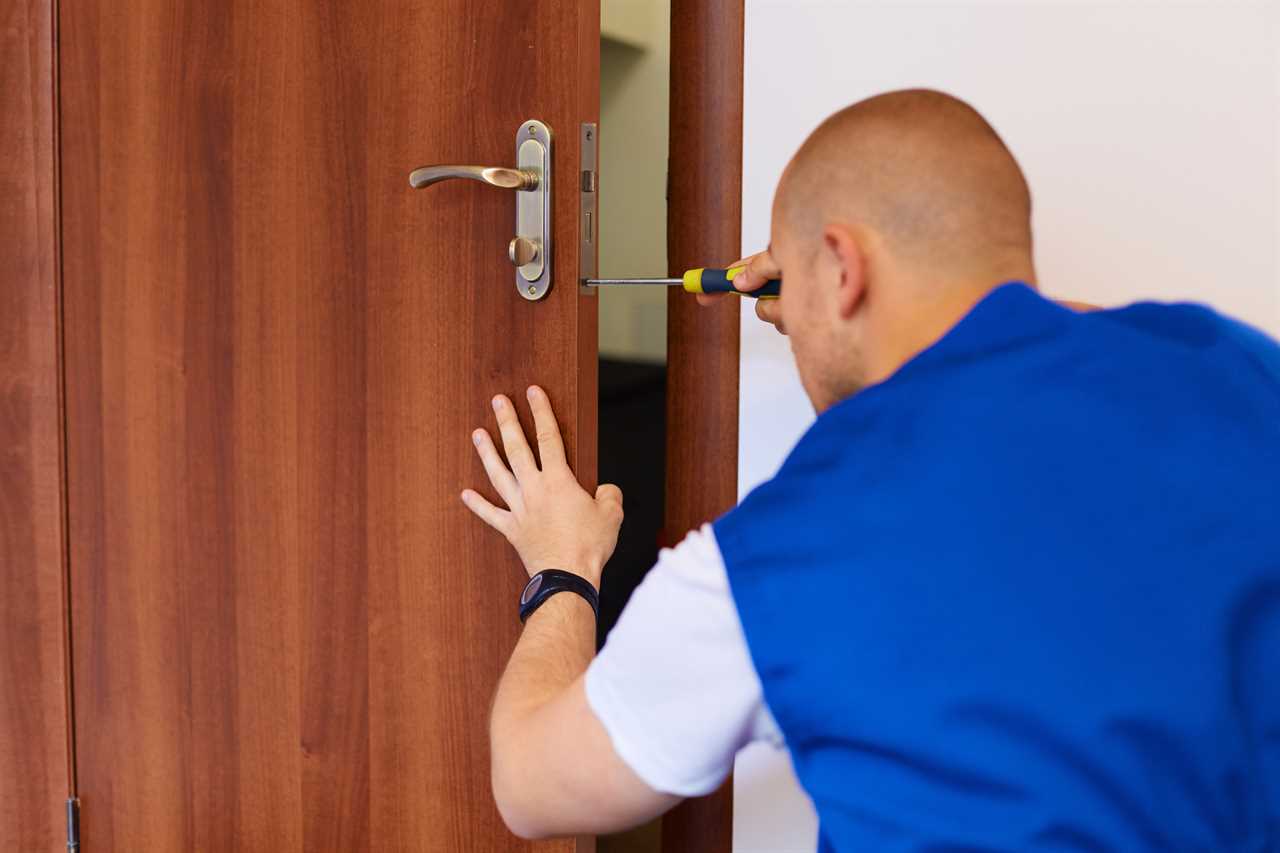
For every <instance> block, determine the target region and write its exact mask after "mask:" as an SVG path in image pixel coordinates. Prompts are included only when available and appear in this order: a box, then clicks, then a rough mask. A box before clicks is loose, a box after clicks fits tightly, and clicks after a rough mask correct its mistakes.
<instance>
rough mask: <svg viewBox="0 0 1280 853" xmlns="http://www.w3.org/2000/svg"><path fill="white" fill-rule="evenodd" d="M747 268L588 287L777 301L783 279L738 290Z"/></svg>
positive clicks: (592, 282) (596, 281)
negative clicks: (648, 287) (677, 288)
mask: <svg viewBox="0 0 1280 853" xmlns="http://www.w3.org/2000/svg"><path fill="white" fill-rule="evenodd" d="M745 269H746V267H731V268H729V269H727V270H718V269H696V270H689V271H688V272H687V273H685V274H684V277H683V278H589V279H587V280H586V285H587V287H600V286H602V285H612V284H652V285H658V286H662V287H672V286H674V285H677V284H678V285H682V286H683V287H684V289H685V290H686V291H687V292H689V293H737V294H740V295H742V296H750V297H751V298H752V299H777V298H778V297H779V296H780V295H781V294H782V279H780V278H771V279H769V280H768V281H766V282H765V283H764V284H763V285H762V286H761V287H760V289H759V290H750V291H747V290H738V289H737V288H736V287H734V286H733V280H734V278H736V277H737V275H738V273H740V272H742V271H743V270H745Z"/></svg>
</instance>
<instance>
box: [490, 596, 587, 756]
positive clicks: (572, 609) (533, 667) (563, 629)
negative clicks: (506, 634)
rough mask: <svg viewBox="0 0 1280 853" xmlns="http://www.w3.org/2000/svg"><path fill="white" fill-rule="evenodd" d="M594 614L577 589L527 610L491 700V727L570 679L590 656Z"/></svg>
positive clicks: (549, 695)
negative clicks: (530, 611)
mask: <svg viewBox="0 0 1280 853" xmlns="http://www.w3.org/2000/svg"><path fill="white" fill-rule="evenodd" d="M595 650H596V620H595V614H594V613H592V611H591V605H590V604H588V603H587V602H586V600H584V599H583V598H582V596H580V595H575V594H574V593H571V592H562V593H559V594H557V595H553V596H552V597H551V598H549V599H547V600H546V601H545V602H544V603H543V604H542V606H541V607H539V608H538V609H537V610H535V611H534V612H533V614H532V615H531V616H530V617H529V621H528V622H527V623H526V624H525V627H524V632H523V633H521V635H520V640H519V641H518V642H517V643H516V648H515V651H513V652H512V653H511V660H510V661H509V662H508V663H507V669H506V671H505V672H504V673H503V675H502V680H501V681H499V682H498V691H497V694H496V696H495V697H494V700H493V727H494V729H495V733H496V730H497V728H498V727H499V726H502V725H505V724H506V723H508V722H510V721H513V720H515V721H518V720H519V719H520V718H521V717H523V716H526V715H528V714H529V712H531V711H533V710H534V709H536V708H537V707H539V706H541V705H543V704H545V703H546V702H548V701H549V700H551V699H552V698H554V697H555V696H556V695H558V694H559V693H560V692H561V691H562V690H564V689H565V688H566V687H568V686H569V685H570V684H572V683H573V680H574V679H575V678H577V677H578V676H579V675H581V674H582V673H583V671H584V670H585V669H586V668H587V664H589V663H591V659H592V658H593V657H595Z"/></svg>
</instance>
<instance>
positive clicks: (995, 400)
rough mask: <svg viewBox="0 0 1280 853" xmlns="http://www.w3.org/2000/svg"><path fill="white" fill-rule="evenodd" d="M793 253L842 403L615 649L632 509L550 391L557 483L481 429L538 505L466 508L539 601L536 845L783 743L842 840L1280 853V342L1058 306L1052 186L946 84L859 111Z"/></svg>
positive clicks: (498, 715) (519, 439)
mask: <svg viewBox="0 0 1280 853" xmlns="http://www.w3.org/2000/svg"><path fill="white" fill-rule="evenodd" d="M771 237H772V240H771V249H770V251H769V252H767V253H764V254H761V255H757V256H756V257H755V258H753V259H752V261H751V267H750V270H749V272H748V273H747V277H746V279H745V281H746V282H747V283H748V285H750V286H759V285H760V283H761V282H762V281H763V280H764V278H765V277H768V276H772V275H777V274H779V273H781V274H782V275H783V277H784V278H785V287H784V289H783V296H782V298H781V299H780V300H778V301H777V302H776V303H768V302H763V301H762V302H760V303H759V305H758V311H759V312H760V314H761V316H762V317H763V318H764V319H766V320H769V321H771V322H775V323H776V324H777V325H778V326H779V328H780V330H783V329H784V330H785V331H786V332H787V333H788V334H789V335H790V337H791V343H792V349H793V351H794V353H795V357H796V363H797V366H798V368H799V371H800V377H801V380H802V381H803V384H804V388H805V391H806V392H807V394H808V396H809V398H810V399H811V400H812V402H813V405H814V408H815V409H816V410H817V412H818V419H817V421H816V423H814V425H813V426H812V428H811V429H810V430H809V431H808V432H807V433H806V435H805V436H804V437H803V438H802V439H801V441H800V442H799V444H798V445H797V446H796V448H795V449H794V450H793V452H792V453H791V455H790V456H789V457H788V459H787V461H786V463H785V464H784V465H783V467H782V469H781V470H780V471H779V472H778V474H777V476H776V477H774V479H773V480H771V481H769V482H767V483H765V484H764V485H762V486H761V487H759V488H758V489H756V490H755V491H754V492H752V493H751V494H750V495H749V496H748V497H747V498H746V499H745V500H744V501H743V503H742V504H741V505H740V506H739V507H737V508H736V509H734V510H732V511H731V512H729V513H727V514H726V515H725V516H723V517H722V518H720V519H719V520H717V521H716V522H715V523H714V524H713V525H708V526H704V527H703V528H702V529H700V530H697V531H694V532H692V533H690V534H689V536H688V537H687V538H686V539H685V540H684V541H683V542H682V543H681V544H680V545H679V546H678V547H676V548H675V549H672V550H668V551H664V552H663V554H662V556H661V557H660V559H659V562H658V564H657V566H655V567H654V569H653V570H652V571H651V572H650V574H649V576H648V577H647V578H646V580H645V581H644V583H643V584H641V586H640V587H639V588H638V589H637V590H636V592H635V594H634V596H633V598H632V600H631V602H630V604H629V605H628V607H627V609H626V610H625V611H624V613H623V614H622V618H621V620H620V621H619V623H618V625H617V627H616V628H615V629H614V631H613V632H612V633H611V634H610V636H609V638H608V642H607V643H606V645H605V647H604V649H603V650H602V651H601V653H600V655H599V656H598V657H596V658H595V659H594V660H593V659H592V657H593V654H592V652H593V648H592V638H593V637H594V619H593V610H592V606H591V603H590V599H591V597H592V588H594V587H598V586H599V583H600V573H601V569H602V567H603V566H604V563H605V561H606V559H608V557H609V555H610V553H611V551H612V549H613V547H614V543H615V539H616V536H617V531H618V525H619V523H620V521H621V519H622V496H621V494H620V493H619V491H618V490H617V488H616V487H613V486H607V485H606V486H601V487H600V488H599V489H598V490H597V491H596V493H595V495H594V496H592V495H588V494H587V493H586V492H585V491H583V490H582V489H581V488H580V487H579V486H578V484H577V482H576V480H575V479H574V477H573V475H572V473H571V472H570V471H569V469H568V467H567V465H566V464H565V458H564V451H563V448H562V447H561V444H560V437H559V431H558V429H557V427H556V423H555V418H554V415H553V413H552V410H551V407H550V404H549V402H548V400H547V397H546V395H545V394H544V393H543V392H542V391H541V390H540V389H538V388H536V387H535V388H530V389H529V394H528V396H529V404H530V406H531V407H532V410H533V415H534V420H535V422H536V426H537V446H538V456H539V459H540V462H541V468H539V466H538V462H537V461H535V458H534V454H533V452H532V450H531V449H530V448H529V446H528V444H527V443H526V440H525V437H524V435H523V433H522V431H521V428H520V426H519V423H518V421H517V420H516V416H515V411H514V406H513V404H512V402H511V401H510V400H507V399H506V398H505V397H497V398H495V401H494V407H495V411H496V413H497V422H498V427H499V430H500V432H501V437H502V441H503V445H504V448H505V452H506V459H507V464H504V463H503V461H502V459H501V457H500V456H499V454H498V451H497V449H496V448H495V446H494V443H493V441H492V439H490V437H489V435H488V434H487V432H485V431H484V430H477V431H476V432H475V434H474V438H475V443H476V447H477V449H478V451H479V454H480V457H481V459H482V460H483V462H484V466H485V469H486V471H487V472H488V475H489V478H490V480H491V481H492V484H493V487H494V488H495V489H496V491H497V495H498V497H499V498H500V499H501V501H502V502H503V503H504V504H505V505H506V507H507V508H506V509H501V508H498V507H496V506H495V505H493V504H492V503H490V502H489V501H487V500H486V499H484V498H482V497H481V496H480V495H478V494H477V493H476V492H474V491H471V490H468V491H466V492H464V493H463V500H464V501H465V502H466V504H467V506H468V507H470V508H471V509H472V510H473V511H475V513H476V514H477V515H479V516H480V517H481V518H483V519H484V520H485V521H486V522H488V523H489V524H490V525H492V526H493V527H495V528H496V529H497V530H499V531H500V532H501V533H503V534H504V535H505V536H506V537H507V539H508V540H509V541H510V542H511V544H512V545H513V546H515V548H516V550H517V551H518V552H519V555H520V557H521V558H522V560H523V562H524V564H525V567H526V568H527V569H528V571H529V574H530V575H531V576H537V577H538V582H537V583H538V584H539V585H540V588H539V589H531V590H528V591H527V592H526V596H525V597H526V602H525V606H524V611H525V615H526V616H527V620H528V621H527V622H526V626H525V629H524V633H523V635H522V636H521V638H520V641H519V643H518V644H517V646H516V649H515V651H514V653H513V654H512V657H511V661H510V664H509V665H508V667H507V670H506V673H505V674H504V676H503V678H502V681H501V684H500V685H499V688H498V692H497V697H496V699H495V703H494V708H493V716H492V722H491V735H492V747H493V790H494V794H495V797H496V799H497V803H498V806H499V808H500V810H501V812H502V814H503V816H504V818H505V820H506V821H507V823H508V824H509V825H510V827H511V828H512V829H513V830H514V831H515V832H517V833H519V834H521V835H525V836H546V835H558V834H569V833H600V832H609V831H613V830H618V829H620V828H623V827H627V826H630V825H633V824H635V823H638V822H641V821H643V820H646V819H648V818H650V817H652V816H654V815H657V814H659V813H661V812H662V811H664V810H665V809H667V808H669V807H670V806H671V805H673V804H674V803H676V802H677V801H678V800H679V799H680V798H681V797H686V796H693V795H698V794H702V793H706V792H708V791H710V790H712V789H714V788H715V787H716V786H717V785H718V784H719V783H720V781H721V780H722V779H723V778H724V777H725V775H726V774H727V773H728V771H729V770H730V767H731V765H732V761H733V756H734V754H735V752H736V751H737V750H738V749H739V748H740V747H741V746H743V745H744V744H746V743H747V742H749V741H751V740H756V739H764V740H768V741H772V742H774V743H781V742H783V741H785V742H786V744H787V745H788V747H789V748H790V750H791V753H792V758H793V761H794V764H795V768H796V773H797V776H798V778H799V780H800V782H801V784H802V785H803V786H804V788H805V790H806V791H807V793H808V794H809V796H810V797H811V798H812V799H813V802H814V805H815V807H816V809H817V813H818V816H819V820H820V825H821V830H820V846H821V848H822V849H824V850H886V849H893V850H899V849H901V850H907V849H910V850H917V849H919V850H923V849H984V850H987V849H991V850H1067V849H1087V850H1137V849H1150V850H1156V849H1158V850H1171V849H1197V850H1209V849H1213V850H1271V849H1280V532H1278V529H1277V528H1278V525H1280V348H1278V347H1277V346H1276V344H1275V343H1274V342H1272V341H1270V340H1268V339H1267V338H1265V337H1264V336H1263V335H1262V334H1260V333H1258V332H1255V331H1253V330H1251V329H1249V328H1247V327H1245V326H1242V325H1240V324H1238V323H1235V322H1233V321H1231V320H1228V319H1226V318H1223V317H1221V316H1219V315H1217V314H1215V313H1213V312H1212V311H1210V310H1208V309H1206V308H1202V307H1197V306H1191V305H1172V306H1164V305H1155V304H1140V305H1134V306H1130V307H1128V308H1123V309H1118V310H1110V311H1097V312H1088V313H1077V312H1075V311H1073V310H1071V309H1069V308H1066V307H1063V306H1061V305H1058V304H1055V303H1053V302H1051V301H1048V300H1046V299H1043V298H1042V297H1040V296H1039V295H1038V294H1037V293H1036V291H1035V271H1034V268H1033V265H1032V250H1031V229H1030V197H1029V193H1028V191H1027V187H1026V183H1025V181H1024V179H1023V176H1022V174H1021V171H1020V170H1019V168H1018V166H1017V164H1016V162H1015V161H1014V159H1013V157H1012V155H1011V154H1010V153H1009V151H1008V150H1007V149H1006V148H1005V146H1004V145H1003V143H1002V142H1001V140H1000V138H999V137H998V136H997V135H996V133H995V131H993V130H992V129H991V127H990V126H988V124H987V123H986V122H985V121H984V120H983V119H982V118H981V117H980V116H979V115H978V114H977V113H976V112H974V111H973V110H972V109H971V108H969V107H968V106H967V105H965V104H963V103H962V102H960V101H957V100H955V99H954V98H951V97H949V96H946V95H943V94H940V93H936V92H928V91H907V92H896V93H891V94H888V95H883V96H880V97H876V98H872V99H870V100H868V101H864V102H861V103H858V104H854V105H853V106H851V107H849V108H847V109H845V110H842V111H841V112H839V113H837V114H836V115H834V116H832V117H831V118H830V119H828V120H827V121H826V122H825V123H824V124H823V125H822V126H821V127H819V128H818V129H817V130H816V131H815V132H814V133H813V134H812V135H811V136H810V137H809V139H808V140H807V141H806V142H805V143H804V145H803V146H802V147H801V149H800V150H799V151H798V152H797V154H796V155H795V157H794V158H793V160H792V161H791V163H790V164H789V165H788V167H787V170H786V172H785V174H784V175H783V177H782V180H781V181H780V183H779V186H778V189H777V193H776V197H775V200H774V206H773V222H772V234H771ZM1083 250H1084V248H1083V247H1082V251H1083ZM508 466H509V467H508ZM544 570H559V571H561V572H567V573H570V575H571V576H570V577H568V578H566V577H565V576H563V575H555V574H551V575H543V574H540V573H542V572H543V571H544ZM572 576H576V577H577V578H580V579H585V583H584V582H583V581H581V580H575V579H574V577H572ZM559 590H564V594H555V593H556V592H557V591H559ZM530 611H531V612H530Z"/></svg>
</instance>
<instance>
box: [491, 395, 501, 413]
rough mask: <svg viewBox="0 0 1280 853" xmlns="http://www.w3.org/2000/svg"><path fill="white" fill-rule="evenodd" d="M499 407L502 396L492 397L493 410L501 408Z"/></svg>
mask: <svg viewBox="0 0 1280 853" xmlns="http://www.w3.org/2000/svg"><path fill="white" fill-rule="evenodd" d="M501 408H502V398H501V397H494V398H493V410H494V411H495V412H496V411H497V410H498V409H501Z"/></svg>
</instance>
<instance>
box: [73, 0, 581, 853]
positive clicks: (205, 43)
mask: <svg viewBox="0 0 1280 853" xmlns="http://www.w3.org/2000/svg"><path fill="white" fill-rule="evenodd" d="M58 7H59V10H60V20H59V47H60V55H61V60H60V74H61V82H60V110H61V112H60V119H61V134H62V142H61V188H62V190H61V191H62V205H61V209H62V249H63V276H64V294H65V300H64V301H65V329H66V367H65V369H66V394H67V400H66V418H67V483H68V485H67V488H68V525H69V542H70V556H69V561H70V570H69V571H70V594H71V611H72V612H71V634H72V647H73V656H72V657H73V660H72V670H73V678H74V701H75V723H74V726H75V749H76V761H77V772H78V794H79V796H80V799H81V803H82V815H81V838H82V842H83V846H84V849H85V850H87V851H92V853H105V851H141V850H195V851H223V850H228V851H229V850H244V851H256V850H271V851H282V850H297V851H301V850H304V849H305V850H307V851H327V850H334V851H355V850H379V851H382V850H430V851H436V850H439V851H484V852H485V853H487V851H506V850H519V849H525V848H526V847H530V848H532V847H537V848H538V849H542V850H570V849H573V848H574V846H575V844H574V842H570V841H559V842H550V843H546V844H542V845H529V844H526V843H524V842H520V841H518V840H517V839H515V838H514V837H513V836H511V835H510V834H509V833H508V832H507V830H506V829H505V827H504V826H503V825H502V823H501V821H500V819H499V816H498V814H497V812H496V809H495V807H494V804H493V798H492V795H491V793H490V788H489V756H488V741H487V732H486V727H487V717H488V710H489V703H490V699H491V696H492V692H493V688H494V686H495V683H496V680H497V677H498V675H499V672H500V670H501V667H502V666H503V664H504V662H505V660H506V658H507V656H508V654H509V652H510V650H511V648H512V646H513V645H514V642H515V639H516V636H517V633H518V629H519V622H518V620H517V619H516V614H515V601H516V596H517V595H518V591H519V588H520V582H521V580H522V572H521V570H520V568H519V566H518V564H517V561H516V559H515V557H514V555H513V553H512V552H511V551H510V549H509V548H508V547H507V546H506V544H505V543H504V542H503V541H502V540H501V539H500V537H498V536H496V535H495V534H494V533H493V532H492V531H490V530H488V529H487V528H485V527H484V526H483V525H482V524H481V523H479V522H478V521H477V520H475V519H474V518H472V517H470V514H469V513H468V512H467V511H466V510H465V509H464V508H463V506H462V505H461V503H460V502H459V500H458V493H459V491H460V490H461V489H462V488H463V487H464V486H468V485H469V486H479V485H481V484H484V483H485V482H486V480H485V478H484V475H483V472H482V470H481V468H480V467H479V464H478V463H477V462H476V460H475V454H474V453H473V452H472V449H471V446H470V442H469V431H470V429H471V428H472V427H474V426H476V425H478V424H483V423H486V422H487V421H488V420H489V419H490V417H491V414H490V409H489V404H488V401H489V399H490V397H491V396H492V395H493V394H494V393H497V392H505V393H507V394H510V395H513V398H514V399H520V397H521V396H522V395H521V394H520V393H519V392H521V391H522V389H523V388H524V387H525V386H526V385H527V384H529V383H530V382H533V381H537V382H539V383H540V384H542V385H543V386H544V387H545V388H547V390H548V391H549V393H550V395H551V397H552V400H553V402H554V404H555V406H556V410H557V413H558V414H559V415H560V417H561V422H562V425H563V427H564V429H565V432H566V440H567V443H568V446H569V448H570V453H571V456H570V458H571V460H572V462H573V465H574V467H575V470H576V471H577V472H578V474H579V476H580V477H582V478H584V479H586V480H591V479H592V478H593V476H594V471H595V405H596V402H595V352H596V325H595V323H596V321H595V302H594V298H593V297H591V296H580V295H579V290H578V287H577V286H576V280H577V277H578V272H577V266H578V258H577V252H576V247H577V224H576V223H577V213H578V205H579V201H578V192H577V184H578V181H577V180H575V178H576V175H577V173H578V169H579V153H580V152H579V146H578V136H579V127H580V124H581V123H582V122H585V121H595V120H596V116H597V102H598V82H597V76H598V72H597V69H598V39H599V35H598V30H599V19H598V14H599V12H598V3H591V2H583V3H576V2H573V0H492V2H485V3H473V2H468V0H435V2H431V3H425V2H420V0H419V2H413V0H377V2H372V0H371V2H350V0H227V2H208V0H75V2H63V3H60V4H58ZM525 119H540V120H542V121H544V122H546V123H547V124H548V125H549V126H550V127H551V129H552V131H553V133H554V134H555V136H554V143H553V145H554V168H555V170H556V171H557V172H558V173H559V174H560V175H563V176H566V177H565V178H563V179H562V180H561V181H560V183H559V187H560V192H559V193H558V195H557V196H556V197H555V201H554V227H555V245H556V246H557V249H556V251H555V255H554V262H555V275H554V283H553V287H552V290H551V292H550V294H549V295H548V296H547V297H546V298H545V299H544V300H542V301H540V302H527V301H525V300H524V299H522V298H521V297H520V296H519V295H518V294H517V293H516V290H515V286H514V283H513V278H512V267H511V266H510V265H509V263H508V262H507V260H506V257H505V250H506V245H507V241H508V240H509V239H510V238H511V236H512V234H513V220H514V203H515V200H514V193H513V192H512V191H510V190H498V189H494V188H490V187H485V186H481V185H479V184H476V183H470V182H462V181H452V182H448V183H445V184H441V185H438V186H434V187H431V188H429V189H427V190H421V191H415V190H411V189H410V188H409V187H408V183H407V176H408V173H409V171H410V170H411V169H413V168H414V167H417V166H420V165H423V164H426V163H432V162H435V163H480V164H484V165H514V158H515V153H514V148H515V132H516V130H517V129H518V128H519V126H520V123H521V122H522V121H523V120H525ZM588 485H590V483H588ZM580 844H581V845H585V846H589V844H590V842H589V840H586V841H583V842H580Z"/></svg>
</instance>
